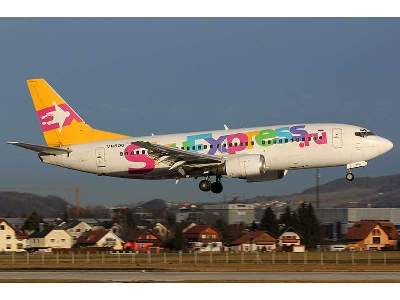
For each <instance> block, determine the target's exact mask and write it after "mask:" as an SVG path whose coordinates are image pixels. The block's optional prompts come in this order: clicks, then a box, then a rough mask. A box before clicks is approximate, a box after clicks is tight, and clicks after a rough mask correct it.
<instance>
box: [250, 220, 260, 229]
mask: <svg viewBox="0 0 400 300" xmlns="http://www.w3.org/2000/svg"><path fill="white" fill-rule="evenodd" d="M250 228H251V231H256V230H257V229H258V226H257V223H256V221H255V220H253V222H251V227H250Z"/></svg>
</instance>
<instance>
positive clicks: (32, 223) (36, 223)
mask: <svg viewBox="0 0 400 300" xmlns="http://www.w3.org/2000/svg"><path fill="white" fill-rule="evenodd" d="M42 222H43V219H42V217H41V216H40V215H38V214H37V213H36V212H33V213H31V215H30V216H29V217H28V218H27V219H26V220H25V222H24V225H23V226H22V230H32V231H39V230H40V223H42Z"/></svg>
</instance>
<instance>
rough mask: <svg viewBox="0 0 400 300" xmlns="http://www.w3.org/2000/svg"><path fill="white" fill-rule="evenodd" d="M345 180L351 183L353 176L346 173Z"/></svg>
mask: <svg viewBox="0 0 400 300" xmlns="http://www.w3.org/2000/svg"><path fill="white" fill-rule="evenodd" d="M346 179H347V180H348V181H353V180H354V175H353V173H351V172H348V173H347V174H346Z"/></svg>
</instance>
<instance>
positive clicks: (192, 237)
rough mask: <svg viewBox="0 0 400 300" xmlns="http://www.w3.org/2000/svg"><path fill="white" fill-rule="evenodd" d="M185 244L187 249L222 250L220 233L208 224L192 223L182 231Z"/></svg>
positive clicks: (202, 250)
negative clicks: (192, 224)
mask: <svg viewBox="0 0 400 300" xmlns="http://www.w3.org/2000/svg"><path fill="white" fill-rule="evenodd" d="M183 237H184V240H185V246H186V248H187V249H188V250H189V251H198V252H216V251H222V249H223V245H222V241H221V236H220V234H219V233H218V232H217V231H216V230H215V229H214V228H212V227H211V226H209V225H194V226H190V227H188V228H186V229H185V230H184V231H183Z"/></svg>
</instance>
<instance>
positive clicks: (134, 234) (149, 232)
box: [124, 230, 161, 242]
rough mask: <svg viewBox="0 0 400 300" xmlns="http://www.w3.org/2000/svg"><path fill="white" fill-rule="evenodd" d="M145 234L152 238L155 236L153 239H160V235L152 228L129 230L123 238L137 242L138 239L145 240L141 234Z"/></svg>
mask: <svg viewBox="0 0 400 300" xmlns="http://www.w3.org/2000/svg"><path fill="white" fill-rule="evenodd" d="M146 235H152V236H154V238H155V239H154V240H158V241H160V240H161V238H160V236H159V235H158V234H157V233H156V232H155V231H154V230H139V231H136V230H133V231H130V232H129V233H128V234H127V235H126V237H125V238H124V240H125V241H127V242H137V241H138V240H146V239H143V236H146ZM152 241H153V239H152Z"/></svg>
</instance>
